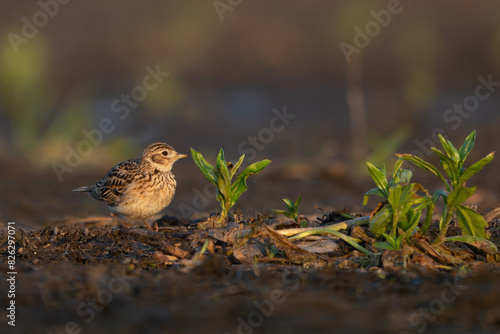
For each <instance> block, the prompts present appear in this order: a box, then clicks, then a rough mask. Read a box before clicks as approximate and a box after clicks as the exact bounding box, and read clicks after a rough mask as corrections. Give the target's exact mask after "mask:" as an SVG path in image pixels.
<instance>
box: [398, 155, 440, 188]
mask: <svg viewBox="0 0 500 334" xmlns="http://www.w3.org/2000/svg"><path fill="white" fill-rule="evenodd" d="M396 156H397V157H399V158H401V159H405V160H408V161H410V162H411V163H413V164H415V165H416V166H417V167H420V168H422V169H425V170H428V171H430V172H432V173H434V174H435V175H436V176H437V177H439V179H441V181H443V182H445V183H446V179H445V178H444V177H443V175H442V174H441V172H440V171H439V170H438V169H437V168H436V167H434V166H433V165H431V164H430V163H428V162H427V161H424V160H422V159H421V158H420V157H418V156H416V155H413V154H396Z"/></svg>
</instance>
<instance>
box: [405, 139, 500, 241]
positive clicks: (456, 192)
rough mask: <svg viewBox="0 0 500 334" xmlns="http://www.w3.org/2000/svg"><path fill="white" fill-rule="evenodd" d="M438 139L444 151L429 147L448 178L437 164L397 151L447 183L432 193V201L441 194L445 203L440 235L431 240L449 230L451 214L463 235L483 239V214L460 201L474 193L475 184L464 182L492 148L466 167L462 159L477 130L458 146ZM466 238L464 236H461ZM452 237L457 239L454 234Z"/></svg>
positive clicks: (489, 157) (485, 160) (484, 162)
mask: <svg viewBox="0 0 500 334" xmlns="http://www.w3.org/2000/svg"><path fill="white" fill-rule="evenodd" d="M439 140H440V141H441V145H442V146H443V148H444V151H445V152H444V153H443V152H442V151H440V150H438V149H437V148H435V147H432V148H431V149H432V150H433V151H434V153H436V154H437V155H438V156H439V159H440V166H441V167H442V168H443V170H444V171H445V173H446V174H447V175H448V177H449V180H448V179H446V178H445V177H444V176H443V174H442V173H441V172H440V171H439V169H438V168H437V167H435V166H433V165H432V164H430V163H428V162H426V161H424V160H423V159H421V158H419V157H418V156H415V155H412V154H396V155H397V156H398V157H399V158H401V159H405V160H408V161H410V162H412V163H413V164H415V165H416V166H417V167H420V168H423V169H425V170H428V171H430V172H432V173H434V174H435V175H436V176H437V177H438V178H439V179H440V180H441V181H443V183H444V185H445V187H446V191H443V190H438V191H437V192H436V194H435V195H434V199H435V201H437V199H438V198H439V197H442V198H443V200H444V204H445V206H444V211H443V215H442V216H441V219H440V221H439V235H438V237H437V238H436V240H435V241H434V243H435V244H440V243H442V242H443V241H445V237H446V232H447V231H448V227H449V226H450V222H451V220H452V219H453V218H454V217H455V218H456V220H457V222H458V225H459V226H460V228H461V230H462V234H463V236H464V237H467V236H471V237H476V238H481V239H486V232H485V227H486V225H487V223H486V221H485V220H484V218H483V217H482V216H481V215H480V214H479V213H477V212H476V211H475V210H473V209H471V208H469V207H467V206H465V205H463V203H464V202H465V201H466V200H467V199H468V198H470V197H471V196H472V194H474V192H475V191H476V188H477V187H476V186H474V187H466V185H465V183H466V182H467V180H469V179H470V178H471V177H472V176H473V175H475V174H476V173H477V172H479V171H480V170H481V169H483V167H484V166H485V165H487V164H488V163H490V162H491V161H492V160H493V157H494V155H495V152H492V153H490V154H488V155H487V156H486V157H484V158H482V159H481V160H479V161H478V162H476V163H474V164H473V165H471V166H470V167H469V168H465V167H464V163H465V159H466V158H467V156H468V155H469V153H470V152H471V150H472V148H473V147H474V144H475V141H476V131H473V132H472V133H471V134H470V135H469V136H467V138H466V139H465V142H464V144H463V145H462V147H460V149H458V150H457V149H456V148H455V146H453V144H452V143H451V141H449V140H447V139H445V138H444V137H443V136H441V135H439ZM435 201H434V202H435ZM468 239H470V238H468ZM468 239H467V238H465V239H464V240H468ZM455 241H458V240H456V238H455ZM464 242H467V241H464Z"/></svg>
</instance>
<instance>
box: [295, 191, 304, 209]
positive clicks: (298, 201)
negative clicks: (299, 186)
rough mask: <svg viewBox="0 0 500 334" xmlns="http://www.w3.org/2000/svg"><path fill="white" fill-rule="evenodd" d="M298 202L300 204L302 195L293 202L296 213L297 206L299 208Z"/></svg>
mask: <svg viewBox="0 0 500 334" xmlns="http://www.w3.org/2000/svg"><path fill="white" fill-rule="evenodd" d="M300 202H302V194H299V197H298V198H297V201H296V202H295V205H294V207H295V209H296V210H297V213H299V210H298V209H299V206H300Z"/></svg>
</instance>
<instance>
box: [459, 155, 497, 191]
mask: <svg viewBox="0 0 500 334" xmlns="http://www.w3.org/2000/svg"><path fill="white" fill-rule="evenodd" d="M494 157H495V152H491V153H490V154H488V155H487V156H486V157H484V158H482V159H481V160H479V161H478V162H476V163H475V164H473V165H472V166H470V167H469V168H467V169H466V170H465V171H464V172H463V174H462V176H460V179H459V181H458V183H459V184H462V183H464V182H466V181H467V180H468V179H470V178H471V177H472V176H473V175H474V174H476V173H477V172H479V171H480V170H481V169H483V167H484V166H485V165H487V164H489V163H490V162H491V160H493V158H494Z"/></svg>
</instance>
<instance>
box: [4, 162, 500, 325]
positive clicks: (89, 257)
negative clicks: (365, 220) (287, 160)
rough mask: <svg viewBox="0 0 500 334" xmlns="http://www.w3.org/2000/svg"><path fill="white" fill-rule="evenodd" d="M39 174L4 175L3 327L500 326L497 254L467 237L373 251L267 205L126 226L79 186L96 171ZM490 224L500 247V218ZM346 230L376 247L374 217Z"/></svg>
mask: <svg viewBox="0 0 500 334" xmlns="http://www.w3.org/2000/svg"><path fill="white" fill-rule="evenodd" d="M2 166H3V167H0V171H2V172H6V170H5V168H6V165H5V164H2ZM24 166H25V165H23V164H21V165H19V166H18V167H17V168H16V171H17V172H18V173H19V174H23V173H26V170H24V169H23V168H26V167H24ZM1 168H4V170H2V169H1ZM10 171H12V168H11V169H10ZM49 174H50V173H49ZM5 175H7V174H5ZM29 175H31V177H32V178H37V179H38V181H40V180H42V181H43V182H37V183H34V182H33V179H31V180H30V179H19V178H8V179H7V178H5V179H4V180H3V181H2V183H3V187H5V188H4V189H9V190H10V191H8V192H2V194H1V196H2V197H1V200H0V203H1V205H2V210H1V216H2V217H1V222H2V229H0V276H1V279H0V291H1V294H0V300H1V304H2V309H3V310H4V311H3V312H2V313H3V315H2V317H0V332H1V333H52V334H60V333H96V334H101V333H244V334H250V333H397V334H406V333H424V332H425V333H499V332H500V306H499V304H498V300H499V298H500V283H499V282H500V266H499V264H498V263H497V261H498V259H499V257H498V254H489V253H487V252H484V251H482V250H481V249H473V248H469V247H466V246H465V245H463V244H454V245H447V248H446V249H445V250H444V253H442V254H443V255H436V254H429V253H428V252H426V251H425V245H426V244H427V242H428V241H427V239H426V237H425V236H418V237H416V239H415V240H414V245H420V246H421V247H420V248H419V247H415V246H414V247H407V248H406V249H405V250H403V251H401V252H396V251H392V252H391V251H385V252H380V250H378V251H377V252H378V255H376V256H366V255H364V254H362V253H360V252H358V251H356V250H354V248H353V247H351V246H350V245H348V244H347V243H345V242H344V241H342V240H339V239H336V238H333V237H329V236H310V237H308V238H306V239H301V240H299V241H293V242H290V241H287V238H285V237H283V236H282V233H285V232H283V231H290V230H292V229H296V228H299V226H298V225H297V224H296V223H294V222H288V221H287V220H286V219H285V220H284V219H281V218H279V219H278V218H275V217H272V216H269V215H268V214H262V215H260V214H254V215H249V214H248V213H243V214H242V215H241V216H235V217H234V219H233V220H235V221H236V222H234V221H233V222H230V223H229V225H228V226H227V227H226V228H225V229H208V230H206V231H203V230H199V229H197V226H198V224H199V223H200V222H209V221H205V220H203V219H202V220H201V221H190V220H186V219H183V218H180V217H177V218H176V217H170V216H164V217H162V218H159V219H157V220H156V222H157V225H158V228H157V230H156V231H149V230H147V229H145V228H144V226H142V224H140V225H137V226H134V227H133V228H131V229H126V228H121V227H120V226H118V225H117V223H116V222H115V221H113V220H112V219H111V218H110V217H109V216H107V215H106V210H105V209H103V208H100V207H99V206H98V205H96V203H94V202H93V201H92V200H90V198H88V197H87V196H74V197H71V196H70V195H68V194H71V193H70V192H68V190H67V188H71V187H73V186H75V187H76V186H80V185H82V184H89V183H91V181H92V180H93V179H94V178H95V175H87V176H85V177H83V176H82V177H75V180H73V181H71V182H74V183H75V184H73V183H71V182H68V183H71V184H63V185H57V184H55V185H54V182H53V180H52V179H51V177H53V175H48V174H47V173H46V172H39V173H37V172H34V171H30V174H29ZM181 177H182V176H181ZM263 177H265V176H263ZM30 183H32V185H33V186H31V187H30V188H26V187H27V186H28V185H29V184H30ZM296 184H297V183H296ZM339 187H340V186H339ZM22 189H30V191H29V192H27V193H26V192H23V191H22ZM188 189H189V187H188ZM71 195H73V194H71ZM80 195H81V194H80ZM180 196H181V197H182V196H184V195H182V194H180ZM61 198H64V199H65V201H61V200H60V199H61ZM249 198H250V196H249ZM263 200H265V199H261V200H260V201H261V202H262V201H263ZM255 203H256V205H259V200H256V201H255ZM213 207H215V206H213ZM304 207H306V206H304ZM101 209H103V210H101ZM99 210H101V211H99ZM101 212H102V213H103V215H102V216H101V215H100V213H101ZM318 212H319V211H318ZM95 213H97V214H98V215H97V216H96V215H95ZM317 216H319V217H317ZM8 217H14V218H15V220H16V224H15V225H12V226H13V227H14V226H15V229H13V228H10V230H9V229H8V224H7V221H10V219H9V218H8ZM77 217H79V218H77ZM82 217H83V218H82ZM316 217H317V218H316ZM205 218H206V216H205ZM308 218H309V219H310V225H311V226H329V225H332V224H338V223H339V222H342V221H344V220H345V219H344V218H342V217H341V216H340V215H339V212H330V211H327V212H325V214H323V213H321V212H319V214H318V215H316V216H315V215H308ZM153 221H154V220H153ZM489 224H490V226H489V233H490V234H491V240H492V241H493V242H494V243H495V244H496V245H497V246H500V221H499V220H498V219H491V221H490V222H489ZM9 231H12V232H11V233H13V237H14V239H15V264H14V268H13V269H12V268H9V260H10V259H9V257H8V256H9V255H10V254H9V252H11V249H12V248H9ZM343 232H344V233H346V234H348V235H351V236H355V237H357V238H360V239H361V240H363V242H362V245H363V246H364V247H366V248H367V249H369V250H372V251H375V248H373V246H372V245H371V244H372V243H373V241H374V240H373V239H372V238H370V237H369V235H368V234H367V232H368V230H367V227H366V226H350V227H348V228H346V229H345V230H343ZM455 232H457V231H454V230H453V229H452V231H451V233H455ZM432 233H435V231H434V232H432V231H431V236H432ZM427 237H428V236H427ZM13 270H14V271H15V272H16V274H9V272H12V271H13ZM13 290H15V296H10V293H9V291H13ZM12 300H13V301H14V302H15V325H16V326H15V327H12V326H10V325H9V324H8V322H9V321H12V320H11V318H9V317H7V315H9V314H10V312H11V311H10V310H7V307H10V304H9V303H11V302H12ZM6 312H7V314H5V313H6Z"/></svg>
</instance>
